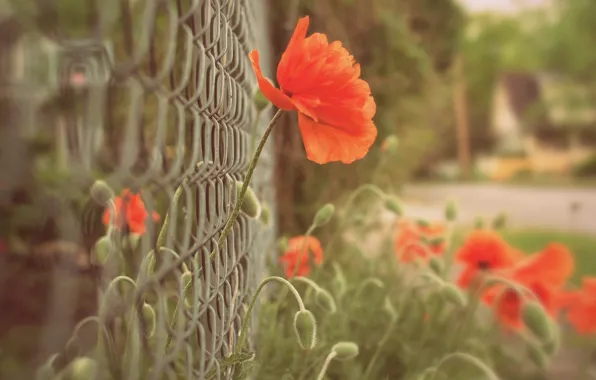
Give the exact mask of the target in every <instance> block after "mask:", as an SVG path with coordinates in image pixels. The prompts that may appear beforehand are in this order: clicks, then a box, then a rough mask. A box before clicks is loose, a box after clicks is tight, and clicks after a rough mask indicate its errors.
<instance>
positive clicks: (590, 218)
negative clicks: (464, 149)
mask: <svg viewBox="0 0 596 380" xmlns="http://www.w3.org/2000/svg"><path fill="white" fill-rule="evenodd" d="M403 198H404V202H405V205H406V213H407V214H409V215H412V216H416V217H423V218H429V219H435V218H440V217H442V214H443V205H444V204H445V202H446V201H447V200H449V199H453V200H455V201H456V202H457V203H458V205H459V215H460V216H459V219H460V221H461V222H462V223H472V222H473V221H474V220H475V219H476V217H477V216H483V217H485V218H492V217H494V216H495V215H497V214H498V213H499V212H501V211H505V212H506V213H507V214H508V216H509V221H508V223H509V225H510V226H514V227H543V228H552V229H569V230H574V231H582V232H587V233H592V234H596V189H573V188H533V187H521V186H520V187H518V186H510V185H499V184H474V185H471V184H461V185H456V184H454V185H415V184H414V185H410V186H407V187H406V188H405V191H404V195H403ZM574 203H575V204H577V205H579V208H578V209H577V210H576V211H575V212H573V211H572V208H573V206H572V205H573V204H574Z"/></svg>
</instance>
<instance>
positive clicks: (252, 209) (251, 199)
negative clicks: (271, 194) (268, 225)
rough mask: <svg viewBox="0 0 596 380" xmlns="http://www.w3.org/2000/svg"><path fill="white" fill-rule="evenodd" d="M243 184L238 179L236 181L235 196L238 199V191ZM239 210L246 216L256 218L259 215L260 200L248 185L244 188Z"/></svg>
mask: <svg viewBox="0 0 596 380" xmlns="http://www.w3.org/2000/svg"><path fill="white" fill-rule="evenodd" d="M243 185H244V184H243V183H242V182H240V181H236V196H237V197H238V200H240V192H241V190H242V186H243ZM240 210H241V211H242V212H244V213H245V214H246V215H247V216H248V217H250V218H253V219H256V218H258V217H259V216H260V215H261V202H259V198H257V194H255V192H254V191H253V190H252V189H251V188H250V186H249V187H247V188H246V193H245V194H244V201H243V202H242V206H241V207H240Z"/></svg>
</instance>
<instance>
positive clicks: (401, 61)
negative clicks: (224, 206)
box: [270, 0, 464, 233]
mask: <svg viewBox="0 0 596 380" xmlns="http://www.w3.org/2000/svg"><path fill="white" fill-rule="evenodd" d="M270 6H271V12H272V17H271V19H272V30H271V35H272V36H274V41H273V44H274V50H275V54H274V60H273V62H277V61H278V60H279V57H280V56H281V53H282V52H283V50H284V49H285V47H286V45H287V42H288V40H289V37H290V35H291V33H292V31H293V29H294V26H295V23H296V20H297V19H298V17H300V16H303V15H310V16H311V26H310V31H309V32H310V33H312V32H321V33H325V34H327V35H328V37H329V39H330V40H341V41H342V43H344V45H345V46H346V47H347V48H348V50H349V51H350V52H351V53H352V54H353V55H354V56H355V58H356V60H357V61H358V62H359V63H360V64H361V66H362V72H363V77H364V79H365V80H367V81H368V82H369V83H370V85H371V88H372V92H373V95H374V97H375V101H376V103H377V114H376V117H375V121H376V124H377V127H378V130H379V136H378V138H377V141H376V143H375V145H374V146H373V148H372V149H371V152H370V153H369V154H368V155H367V157H366V158H365V159H363V160H360V161H359V162H356V163H354V164H352V165H349V166H347V165H342V164H328V165H324V166H319V165H316V164H313V163H310V162H308V161H307V160H304V148H303V145H302V142H301V140H300V137H299V134H298V130H297V128H292V125H295V119H290V118H289V117H286V118H285V119H284V120H283V121H282V122H281V123H280V124H281V125H279V126H278V127H277V128H276V129H277V131H276V132H275V133H276V146H277V181H276V182H277V184H276V185H277V191H278V204H279V205H280V208H279V223H280V224H279V227H280V229H281V230H282V231H284V232H288V233H298V232H300V231H304V229H305V227H307V226H308V224H309V223H310V220H311V217H312V215H313V214H314V212H315V209H316V207H317V206H316V205H320V204H323V203H325V202H328V201H330V200H337V198H338V197H340V198H341V197H342V195H344V194H346V192H347V191H349V190H350V189H353V188H354V187H356V186H357V184H359V183H364V182H368V181H370V180H374V181H375V182H376V183H378V184H379V185H380V186H382V187H385V188H386V187H389V186H391V187H393V188H398V187H399V185H401V184H402V183H403V182H404V181H405V180H406V179H407V178H408V177H409V176H410V175H411V173H412V172H414V171H415V170H417V169H418V168H419V163H420V162H421V161H422V160H423V159H426V158H428V157H432V156H433V154H434V153H435V151H437V148H438V146H439V142H440V140H441V139H442V135H443V134H444V133H445V132H446V131H447V130H449V129H452V128H453V122H452V115H451V114H452V112H451V103H450V95H449V91H448V88H447V87H446V86H445V84H446V83H447V80H448V77H449V69H450V67H451V64H452V60H453V57H454V52H455V50H456V45H457V43H458V38H459V34H460V32H461V30H462V27H463V25H464V18H463V13H462V11H461V9H459V8H458V6H457V5H456V4H455V2H454V1H453V0H447V1H437V0H399V1H395V0H391V1H389V0H375V1H371V0H319V1H313V0H293V1H283V2H280V1H276V0H272V1H270ZM429 93H432V94H433V96H432V97H428V96H427V95H428V94H429ZM429 99H431V101H430V102H429ZM391 133H395V134H397V136H398V137H399V138H400V149H399V153H398V154H397V156H395V157H391V158H390V161H389V162H385V163H384V164H385V165H381V167H379V168H377V167H378V166H379V163H380V162H381V152H380V150H379V146H380V144H381V142H382V140H383V139H384V138H385V137H386V136H387V135H389V134H391ZM396 164H399V169H397V168H396ZM387 165H388V166H390V167H392V171H391V174H390V175H387V174H386V173H384V172H380V170H383V169H384V168H387Z"/></svg>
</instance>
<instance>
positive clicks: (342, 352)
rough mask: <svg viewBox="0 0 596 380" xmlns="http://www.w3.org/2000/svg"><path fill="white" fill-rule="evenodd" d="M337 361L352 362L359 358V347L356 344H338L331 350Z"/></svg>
mask: <svg viewBox="0 0 596 380" xmlns="http://www.w3.org/2000/svg"><path fill="white" fill-rule="evenodd" d="M331 352H333V353H335V359H337V360H350V359H353V358H355V357H356V356H358V352H359V349H358V345H357V344H356V343H354V342H338V343H335V345H334V346H333V347H332V348H331Z"/></svg>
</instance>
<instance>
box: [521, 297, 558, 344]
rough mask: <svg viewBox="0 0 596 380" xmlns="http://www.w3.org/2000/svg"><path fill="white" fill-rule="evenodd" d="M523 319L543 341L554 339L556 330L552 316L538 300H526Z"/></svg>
mask: <svg viewBox="0 0 596 380" xmlns="http://www.w3.org/2000/svg"><path fill="white" fill-rule="evenodd" d="M522 320H523V321H524V324H525V325H526V327H527V328H528V329H529V330H530V331H531V332H532V333H533V334H534V335H535V336H536V337H537V338H538V339H540V340H541V341H542V342H550V341H552V339H553V335H554V332H553V329H552V326H551V322H550V318H549V317H548V316H547V315H546V312H545V310H544V308H543V307H542V305H541V304H540V303H538V302H536V301H526V302H524V305H523V307H522Z"/></svg>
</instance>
